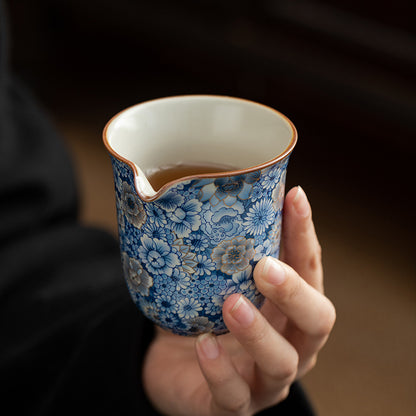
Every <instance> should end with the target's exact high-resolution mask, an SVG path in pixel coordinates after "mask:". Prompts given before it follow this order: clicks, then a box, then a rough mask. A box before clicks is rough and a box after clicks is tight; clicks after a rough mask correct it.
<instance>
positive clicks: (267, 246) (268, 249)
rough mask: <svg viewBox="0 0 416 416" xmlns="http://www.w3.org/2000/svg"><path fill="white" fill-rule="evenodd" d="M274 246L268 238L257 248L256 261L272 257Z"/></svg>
mask: <svg viewBox="0 0 416 416" xmlns="http://www.w3.org/2000/svg"><path fill="white" fill-rule="evenodd" d="M272 249H273V246H272V244H271V242H270V240H269V239H268V238H266V239H265V240H264V241H263V243H262V244H259V245H258V246H257V247H256V254H255V255H254V261H259V260H261V259H262V258H263V257H266V256H270V255H271V254H272Z"/></svg>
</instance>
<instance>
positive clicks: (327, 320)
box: [316, 299, 336, 336]
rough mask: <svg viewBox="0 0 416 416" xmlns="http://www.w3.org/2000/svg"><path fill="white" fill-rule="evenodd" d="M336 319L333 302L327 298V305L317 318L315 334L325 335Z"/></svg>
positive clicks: (330, 329)
mask: <svg viewBox="0 0 416 416" xmlns="http://www.w3.org/2000/svg"><path fill="white" fill-rule="evenodd" d="M335 320H336V310H335V306H334V304H333V303H332V302H331V301H330V300H329V299H328V306H327V308H326V310H325V313H324V314H323V316H322V317H321V319H320V320H319V323H318V326H317V328H316V334H317V335H319V336H327V335H328V334H329V333H330V332H331V331H332V328H333V327H334V324H335Z"/></svg>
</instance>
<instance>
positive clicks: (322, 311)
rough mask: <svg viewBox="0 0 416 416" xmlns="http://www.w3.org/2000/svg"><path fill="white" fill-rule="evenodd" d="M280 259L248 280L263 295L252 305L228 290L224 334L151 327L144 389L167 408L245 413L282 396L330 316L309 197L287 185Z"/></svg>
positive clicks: (217, 414) (313, 355)
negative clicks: (187, 334) (260, 303)
mask: <svg viewBox="0 0 416 416" xmlns="http://www.w3.org/2000/svg"><path fill="white" fill-rule="evenodd" d="M283 212H284V214H283V231H282V243H281V247H282V248H281V261H279V260H277V259H273V258H271V257H269V258H264V259H262V260H261V261H259V263H258V264H257V265H256V268H255V270H254V279H255V282H256V285H257V287H258V289H259V290H260V292H262V293H263V295H264V296H265V298H266V301H265V303H264V305H263V307H262V308H261V311H259V310H257V309H256V308H255V307H254V306H253V305H252V304H251V303H250V302H249V301H248V300H247V299H246V298H244V296H242V295H238V294H234V295H231V296H229V297H228V298H227V299H226V301H225V303H224V306H223V317H224V320H225V323H226V325H227V327H228V329H229V331H230V332H229V333H228V334H225V335H221V336H218V337H215V336H213V335H211V334H204V335H200V336H199V337H198V338H197V339H194V338H189V337H181V336H177V335H173V334H170V333H168V332H166V331H164V330H162V329H160V328H158V329H157V333H156V336H155V339H154V340H153V342H152V344H151V346H150V347H149V349H148V352H147V356H146V358H145V362H144V367H143V373H142V376H143V381H144V386H145V390H146V393H147V395H148V397H149V399H150V400H151V401H152V403H153V405H154V406H155V407H156V408H157V409H158V410H159V411H160V412H161V413H163V414H166V415H174V416H179V415H181V416H182V415H184V416H185V415H193V416H195V415H200V416H208V415H212V416H231V415H233V416H234V415H238V416H248V415H253V414H255V413H257V412H259V411H260V410H262V409H265V408H267V407H270V406H273V405H275V404H277V403H279V402H280V401H282V400H284V399H285V398H286V397H287V395H288V392H289V388H290V385H291V384H292V383H293V381H294V380H296V379H299V378H301V377H302V376H303V375H305V374H306V373H307V372H308V371H309V370H311V369H312V368H313V367H314V366H315V363H316V359H317V354H318V352H319V350H320V349H321V348H322V347H323V346H324V344H325V342H326V340H327V339H328V336H329V334H330V332H331V330H332V327H333V325H334V323H335V308H334V306H333V304H332V303H331V301H330V300H329V299H328V298H326V297H325V296H324V294H323V272H322V262H321V247H320V245H319V242H318V239H317V237H316V233H315V229H314V225H313V222H312V212H311V208H310V205H309V202H308V200H307V197H306V195H305V193H304V191H303V190H302V188H300V187H296V188H293V189H292V190H291V191H290V192H288V194H287V196H286V199H285V203H284V209H283Z"/></svg>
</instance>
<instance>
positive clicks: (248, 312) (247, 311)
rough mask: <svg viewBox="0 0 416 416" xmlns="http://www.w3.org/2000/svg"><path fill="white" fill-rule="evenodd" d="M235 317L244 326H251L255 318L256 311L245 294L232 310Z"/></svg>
mask: <svg viewBox="0 0 416 416" xmlns="http://www.w3.org/2000/svg"><path fill="white" fill-rule="evenodd" d="M230 313H231V315H232V316H233V317H234V319H235V320H236V321H237V322H238V323H239V324H240V325H242V326H249V325H250V324H251V323H252V322H253V320H254V312H253V309H252V308H251V307H250V305H249V304H248V303H247V301H246V300H245V298H244V296H243V295H240V297H239V298H238V299H237V301H236V302H235V304H234V306H233V307H232V308H231V311H230Z"/></svg>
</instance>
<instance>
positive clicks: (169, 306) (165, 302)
mask: <svg viewBox="0 0 416 416" xmlns="http://www.w3.org/2000/svg"><path fill="white" fill-rule="evenodd" d="M156 305H157V307H158V309H159V311H160V312H162V313H163V314H172V313H175V312H176V310H177V309H178V304H177V302H176V300H175V299H173V298H172V296H171V295H169V294H160V295H159V296H158V297H156Z"/></svg>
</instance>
